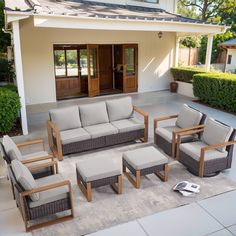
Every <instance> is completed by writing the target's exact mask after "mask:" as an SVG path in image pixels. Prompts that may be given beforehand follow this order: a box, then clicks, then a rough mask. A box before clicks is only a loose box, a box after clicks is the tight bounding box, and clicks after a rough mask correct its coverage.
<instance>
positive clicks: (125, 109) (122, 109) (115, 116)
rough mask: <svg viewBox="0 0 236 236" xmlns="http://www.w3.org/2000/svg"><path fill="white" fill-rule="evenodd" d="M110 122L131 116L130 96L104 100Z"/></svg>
mask: <svg viewBox="0 0 236 236" xmlns="http://www.w3.org/2000/svg"><path fill="white" fill-rule="evenodd" d="M106 104H107V111H108V115H109V120H110V122H112V121H116V120H123V119H128V118H131V117H132V115H133V105H132V99H131V97H124V98H119V99H114V100H109V101H106Z"/></svg>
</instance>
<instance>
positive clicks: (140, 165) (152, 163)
mask: <svg viewBox="0 0 236 236" xmlns="http://www.w3.org/2000/svg"><path fill="white" fill-rule="evenodd" d="M126 168H128V169H129V170H130V172H131V173H132V174H133V175H134V176H135V179H133V178H132V177H131V175H130V174H129V173H128V172H126ZM161 171H163V172H164V174H161V173H160V172H161ZM123 172H124V174H125V175H126V177H127V178H128V180H129V181H130V182H131V183H132V184H133V185H134V187H135V188H140V182H141V176H142V175H148V174H156V175H157V176H158V177H159V178H161V180H162V181H164V182H166V181H167V180H168V159H167V158H166V157H165V156H164V155H163V154H162V153H161V152H159V151H158V150H157V149H156V148H154V147H145V148H140V149H136V150H133V151H128V152H125V153H124V154H123Z"/></svg>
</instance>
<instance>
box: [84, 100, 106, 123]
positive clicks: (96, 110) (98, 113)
mask: <svg viewBox="0 0 236 236" xmlns="http://www.w3.org/2000/svg"><path fill="white" fill-rule="evenodd" d="M80 116H81V122H82V126H83V127H86V126H91V125H97V124H102V123H108V122H109V119H108V114H107V108H106V103H105V102H97V103H93V104H87V105H82V106H80Z"/></svg>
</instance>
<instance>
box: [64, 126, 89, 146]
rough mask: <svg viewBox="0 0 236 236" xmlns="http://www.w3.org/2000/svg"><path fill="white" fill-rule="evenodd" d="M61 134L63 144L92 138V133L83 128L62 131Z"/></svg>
mask: <svg viewBox="0 0 236 236" xmlns="http://www.w3.org/2000/svg"><path fill="white" fill-rule="evenodd" d="M60 135H61V143H62V144H68V143H75V142H80V141H84V140H88V139H90V138H91V135H90V134H89V133H88V132H87V131H86V130H85V129H83V128H78V129H70V130H65V131H61V132H60Z"/></svg>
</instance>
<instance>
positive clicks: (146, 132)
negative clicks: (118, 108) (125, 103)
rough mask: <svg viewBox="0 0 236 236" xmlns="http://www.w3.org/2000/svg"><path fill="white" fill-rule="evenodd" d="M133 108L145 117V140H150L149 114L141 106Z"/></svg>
mask: <svg viewBox="0 0 236 236" xmlns="http://www.w3.org/2000/svg"><path fill="white" fill-rule="evenodd" d="M133 108H134V111H135V112H137V113H139V114H140V115H142V116H143V118H144V125H145V131H144V139H143V141H144V142H147V141H148V114H147V113H146V112H145V111H143V110H142V109H141V108H139V107H136V106H133Z"/></svg>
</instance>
